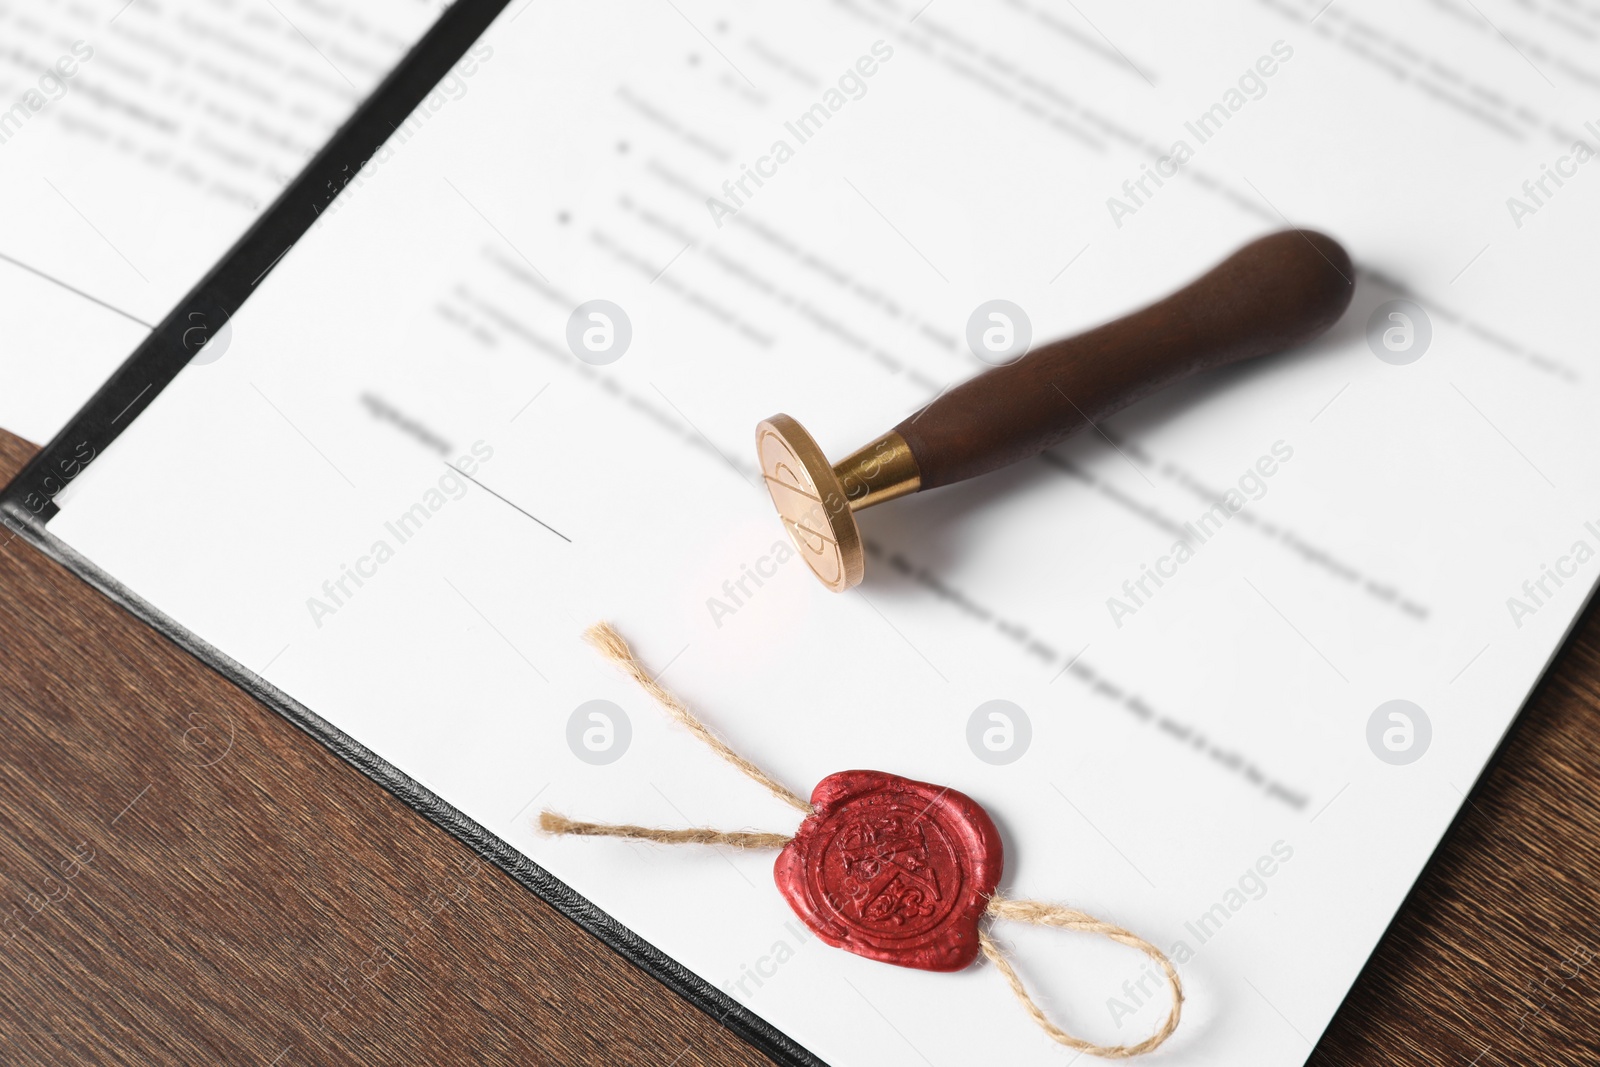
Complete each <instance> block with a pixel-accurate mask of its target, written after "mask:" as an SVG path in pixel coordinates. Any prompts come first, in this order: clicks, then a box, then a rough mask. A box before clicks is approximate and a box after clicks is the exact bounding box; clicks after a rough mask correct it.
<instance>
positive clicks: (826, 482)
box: [756, 415, 864, 592]
mask: <svg viewBox="0 0 1600 1067" xmlns="http://www.w3.org/2000/svg"><path fill="white" fill-rule="evenodd" d="M756 458H757V460H758V461H759V462H760V464H761V476H762V479H763V480H764V481H765V482H766V485H767V492H769V493H771V494H772V503H773V506H774V507H776V508H777V509H778V515H779V517H780V518H781V519H782V520H783V526H784V529H785V530H787V531H788V532H789V538H790V540H792V541H793V542H794V545H795V548H796V549H798V550H799V552H800V557H801V558H802V559H804V560H805V561H806V564H807V565H808V566H809V567H810V568H811V570H812V571H813V572H815V574H816V576H817V577H818V578H821V579H822V581H823V583H824V584H825V585H827V586H828V588H830V589H832V590H834V591H835V592H840V591H843V590H845V589H848V588H850V587H851V586H853V585H855V584H856V583H858V582H860V581H861V573H862V570H863V568H864V556H863V552H862V547H861V536H860V533H859V532H858V531H857V530H856V524H855V519H854V517H853V516H851V514H850V506H849V501H848V499H847V498H846V497H845V495H844V490H843V489H842V488H840V486H839V480H838V478H836V477H835V476H834V473H833V468H832V467H831V466H829V465H828V461H827V459H826V458H825V457H824V456H823V454H822V450H821V449H820V448H818V447H817V444H816V442H815V441H813V440H812V439H811V435H810V434H808V433H806V431H805V429H804V428H803V427H802V426H801V425H800V424H799V423H798V422H795V421H794V420H793V419H791V418H789V417H788V416H786V415H774V416H773V417H772V418H770V419H767V420H766V421H765V422H763V423H761V425H760V426H758V427H756Z"/></svg>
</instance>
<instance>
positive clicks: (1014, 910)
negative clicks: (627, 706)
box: [539, 622, 1183, 1059]
mask: <svg viewBox="0 0 1600 1067" xmlns="http://www.w3.org/2000/svg"><path fill="white" fill-rule="evenodd" d="M584 638H585V639H586V640H587V641H588V642H589V643H590V644H591V645H593V646H594V647H595V648H596V649H598V650H599V652H600V654H601V655H603V656H605V657H606V658H607V659H608V660H610V661H612V662H613V663H615V664H616V665H617V666H618V667H620V668H621V669H622V670H623V672H624V673H626V674H627V675H628V676H629V677H631V678H632V679H633V680H634V681H635V682H637V683H638V685H639V686H640V688H642V689H643V690H644V691H645V692H647V693H649V694H650V696H651V697H653V698H654V699H655V701H656V703H657V704H660V705H661V707H662V709H663V710H664V711H666V713H667V714H668V716H670V717H671V718H672V719H673V721H675V722H677V723H679V724H680V725H682V726H683V727H684V728H686V729H687V730H688V731H689V732H690V733H692V734H694V735H695V736H696V737H698V738H699V739H700V740H701V741H703V742H705V744H706V745H708V746H709V747H710V748H711V750H712V751H713V752H715V753H716V754H717V755H719V756H721V757H722V758H723V759H725V760H727V761H728V762H729V763H731V764H733V765H734V766H735V767H737V768H738V769H739V771H740V772H741V773H742V774H744V775H745V777H747V778H749V779H751V780H752V781H754V782H757V783H759V784H760V785H761V786H762V787H763V788H765V789H766V790H767V791H768V792H770V793H771V794H772V795H773V796H775V797H777V798H778V799H779V800H782V801H784V802H785V803H787V804H789V805H790V806H791V807H793V808H795V809H796V810H798V811H800V812H802V813H804V814H806V815H810V814H812V810H813V809H812V807H811V805H810V804H809V803H807V802H806V800H805V798H803V797H801V796H800V795H799V794H798V793H796V792H794V791H793V790H792V789H789V788H788V787H787V786H785V785H783V784H782V783H781V782H779V781H778V780H777V779H775V778H773V777H772V776H771V775H769V774H767V773H766V772H765V771H763V770H762V769H761V768H760V767H757V766H756V765H755V764H754V763H751V762H750V761H749V760H747V759H745V758H744V757H743V756H741V755H739V754H738V753H737V752H735V751H734V750H733V749H732V748H731V747H729V745H728V744H727V743H726V742H725V741H723V740H722V739H721V738H719V737H717V736H716V735H715V734H714V733H712V732H711V730H710V729H709V728H708V727H707V726H706V725H705V724H704V723H702V722H701V721H700V720H699V719H698V718H696V717H695V715H694V713H693V712H691V711H690V710H689V709H688V708H687V707H685V706H684V704H683V702H682V701H680V700H679V699H678V698H677V697H675V696H673V695H672V693H671V692H669V691H668V690H667V689H665V688H664V687H662V686H661V685H660V684H659V683H658V682H657V681H656V680H655V678H654V677H652V676H651V674H650V673H649V672H648V671H647V670H645V668H644V665H643V664H642V663H640V662H639V660H638V658H637V657H635V656H634V654H633V650H632V649H630V648H629V647H628V643H627V642H626V641H624V640H623V639H622V635H621V634H619V633H617V631H616V630H614V629H612V627H611V625H610V624H609V623H604V622H601V623H596V624H595V625H594V626H591V627H590V628H589V629H588V630H587V631H586V632H585V633H584ZM539 828H540V829H541V830H543V831H544V832H545V833H547V834H558V835H560V834H564V835H573V836H579V837H621V838H630V839H633V840H638V841H654V842H656V843H658V844H666V845H722V846H726V847H728V848H747V849H763V848H765V849H781V848H783V847H784V846H785V845H787V844H788V843H789V842H790V841H792V840H793V839H794V838H793V836H792V835H790V834H774V833H762V832H756V831H744V830H714V829H710V828H708V827H691V828H689V829H683V830H662V829H657V828H655V827H650V826H634V825H631V824H628V823H595V822H580V821H578V820H575V819H569V818H567V817H566V816H565V815H562V814H560V813H559V812H554V811H550V810H545V811H544V812H541V813H540V815H539ZM984 914H985V915H987V916H988V917H989V918H990V919H993V920H1000V919H1008V920H1010V921H1012V922H1022V923H1030V924H1033V925H1035V926H1053V927H1056V928H1057V929H1061V930H1074V931H1078V932H1080V933H1088V934H1099V935H1100V936H1102V937H1108V938H1110V939H1111V940H1113V941H1116V942H1117V943H1119V944H1122V945H1126V946H1128V947H1129V948H1133V949H1137V950H1138V951H1140V952H1142V953H1144V954H1145V955H1146V956H1148V957H1150V959H1152V960H1154V961H1155V962H1156V963H1157V964H1159V965H1160V967H1161V970H1162V972H1163V974H1165V976H1166V979H1167V985H1168V986H1169V987H1170V988H1171V990H1172V1007H1171V1009H1170V1010H1169V1011H1168V1012H1167V1017H1166V1019H1165V1020H1163V1021H1162V1023H1161V1025H1160V1027H1158V1028H1157V1029H1156V1031H1155V1033H1153V1034H1151V1035H1150V1036H1149V1037H1147V1038H1145V1039H1144V1040H1143V1041H1140V1042H1138V1043H1136V1044H1132V1045H1097V1044H1095V1043H1093V1042H1091V1041H1085V1040H1083V1039H1082V1038H1078V1037H1074V1036H1073V1035H1072V1034H1069V1033H1067V1031H1065V1030H1063V1029H1062V1028H1061V1027H1059V1026H1057V1025H1056V1024H1055V1023H1053V1022H1051V1021H1050V1018H1049V1017H1048V1016H1047V1015H1045V1013H1044V1009H1043V1008H1041V1007H1039V1005H1038V1004H1037V1003H1036V1002H1035V1001H1034V999H1033V997H1032V996H1031V995H1030V994H1029V993H1028V989H1027V987H1026V986H1025V985H1023V983H1022V978H1021V977H1020V976H1018V974H1017V969H1016V967H1015V966H1014V965H1013V964H1012V962H1011V959H1010V957H1009V956H1008V955H1007V954H1006V951H1005V949H1004V948H1003V947H1002V946H1001V944H1000V943H999V942H998V941H996V940H995V939H994V937H992V936H991V935H990V934H989V932H988V931H987V930H982V929H980V930H979V931H978V946H979V948H980V949H982V951H983V954H984V956H985V957H986V958H987V959H988V960H989V962H990V963H992V964H994V966H995V969H996V970H998V971H999V972H1000V976H1001V977H1002V978H1004V979H1005V980H1006V984H1007V985H1008V986H1010V987H1011V992H1012V995H1014V996H1015V997H1016V998H1017V1002H1018V1003H1020V1004H1021V1005H1022V1008H1023V1010H1024V1011H1026V1012H1027V1013H1028V1017H1029V1018H1030V1019H1032V1020H1033V1021H1034V1022H1035V1023H1036V1024H1037V1025H1038V1027H1039V1028H1040V1029H1041V1030H1043V1031H1044V1032H1045V1034H1046V1035H1048V1036H1049V1037H1050V1039H1051V1040H1052V1041H1055V1042H1057V1043H1058V1044H1061V1045H1065V1046H1066V1047H1067V1048H1070V1049H1072V1050H1074V1051H1076V1052H1087V1053H1089V1054H1090V1055H1091V1056H1100V1057H1103V1058H1105V1059H1130V1058H1132V1057H1134V1056H1142V1055H1144V1054H1145V1053H1147V1052H1153V1051H1154V1050H1155V1049H1157V1048H1159V1047H1160V1046H1161V1044H1162V1043H1163V1042H1165V1041H1166V1040H1167V1038H1169V1037H1171V1036H1172V1034H1173V1032H1174V1031H1175V1030H1177V1029H1178V1022H1179V1019H1180V1018H1181V1016H1182V1014H1183V981H1182V980H1181V979H1180V978H1179V977H1178V971H1177V969H1176V968H1175V967H1173V965H1172V961H1171V960H1170V959H1168V958H1167V954H1166V953H1164V952H1162V951H1161V950H1160V949H1158V948H1156V946H1154V945H1152V944H1151V943H1150V942H1148V941H1146V940H1145V939H1144V938H1142V937H1140V936H1139V935H1138V934H1135V933H1132V932H1130V931H1128V930H1124V929H1123V928H1122V927H1120V926H1116V925H1114V924H1112V923H1108V922H1105V921H1103V920H1101V919H1097V918H1095V917H1094V916H1093V915H1090V914H1088V913H1087V912H1081V911H1077V910H1075V909H1073V908H1068V907H1065V906H1063V905H1060V904H1051V903H1048V902H1046V901H1042V900H1012V899H1010V898H1008V897H1003V896H1001V895H1000V894H999V893H996V894H994V896H992V897H991V898H990V899H989V906H988V908H987V909H985V912H984Z"/></svg>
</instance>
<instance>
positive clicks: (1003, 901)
mask: <svg viewBox="0 0 1600 1067" xmlns="http://www.w3.org/2000/svg"><path fill="white" fill-rule="evenodd" d="M988 915H989V916H990V917H991V918H994V919H1010V920H1012V921H1013V922H1022V923H1032V924H1033V925H1035V926H1054V927H1057V928H1059V929H1062V930H1078V931H1081V932H1083V933H1086V934H1100V935H1101V936H1103V937H1109V938H1110V939H1111V940H1113V941H1116V942H1118V943H1120V944H1123V945H1127V946H1128V947H1129V948H1136V949H1138V950H1139V951H1140V952H1143V953H1144V954H1145V955H1146V956H1149V957H1150V958H1151V959H1152V960H1154V961H1155V962H1156V963H1158V964H1160V966H1161V970H1162V972H1163V973H1164V974H1165V975H1166V978H1167V985H1168V986H1169V987H1170V988H1171V989H1172V1008H1171V1009H1170V1010H1169V1011H1168V1012H1167V1017H1166V1019H1164V1020H1163V1021H1162V1023H1161V1025H1160V1027H1158V1028H1157V1029H1156V1032H1155V1033H1153V1034H1151V1035H1150V1036H1149V1037H1147V1038H1145V1039H1144V1040H1143V1041H1140V1042H1138V1043H1137V1044H1133V1045H1097V1044H1095V1043H1094V1042H1092V1041H1085V1040H1083V1039H1082V1038H1078V1037H1074V1036H1072V1035H1071V1034H1069V1033H1067V1032H1066V1031H1065V1030H1063V1029H1061V1027H1059V1026H1057V1025H1056V1024H1055V1023H1053V1022H1051V1021H1050V1019H1049V1017H1047V1016H1046V1015H1045V1013H1044V1009H1042V1008H1040V1007H1039V1005H1038V1004H1037V1003H1035V1002H1034V999H1033V997H1031V996H1029V995H1028V989H1027V987H1026V986H1024V985H1023V984H1022V979H1021V978H1020V977H1018V975H1017V969H1016V968H1015V967H1013V966H1012V964H1011V959H1010V957H1009V956H1007V955H1006V951H1005V949H1004V948H1003V947H1001V945H1000V943H999V942H998V941H996V940H995V939H994V938H993V937H992V936H990V934H989V932H988V931H987V930H979V931H978V947H979V948H981V949H982V950H983V954H984V956H986V957H988V960H989V962H990V963H992V964H994V965H995V969H996V970H998V971H999V972H1000V977H1002V978H1004V979H1005V980H1006V985H1008V986H1010V987H1011V992H1012V995H1014V996H1015V997H1016V998H1017V1002H1018V1003H1019V1004H1021V1005H1022V1009H1023V1010H1024V1011H1026V1012H1027V1013H1028V1017H1029V1018H1030V1019H1032V1020H1033V1021H1034V1022H1035V1023H1037V1024H1038V1026H1039V1029H1041V1030H1043V1031H1044V1032H1045V1033H1046V1034H1048V1035H1049V1036H1050V1039H1051V1040H1052V1041H1055V1042H1056V1043H1058V1044H1062V1045H1065V1046H1067V1048H1070V1049H1072V1050H1074V1051H1076V1052H1087V1053H1089V1054H1090V1055H1091V1056H1100V1057H1103V1058H1105V1059H1108V1060H1125V1059H1130V1058H1132V1057H1134V1056H1143V1055H1144V1054H1145V1053H1146V1052H1153V1051H1155V1050H1156V1049H1157V1048H1159V1047H1160V1046H1161V1044H1162V1042H1164V1041H1166V1039H1167V1038H1169V1037H1171V1036H1172V1032H1173V1031H1174V1030H1176V1029H1177V1028H1178V1021H1179V1019H1180V1018H1181V1017H1182V1016H1183V980H1182V979H1181V978H1179V977H1178V971H1177V968H1175V967H1173V965H1172V961H1171V960H1170V959H1168V958H1167V954H1166V953H1165V952H1162V951H1161V950H1160V949H1158V948H1156V947H1155V946H1154V945H1152V944H1151V943H1150V942H1148V941H1146V940H1145V939H1144V938H1142V937H1140V936H1139V935H1138V934H1135V933H1132V932H1130V931H1127V930H1124V929H1123V928H1122V927H1120V926H1116V925H1113V924H1112V923H1108V922H1105V921H1104V920H1102V919H1096V918H1095V917H1094V916H1093V915H1090V914H1088V913H1086V912H1081V911H1077V910H1074V909H1072V908H1068V907H1064V906H1062V905H1060V904H1050V903H1047V902H1045V901H1042V900H1011V899H1008V898H1006V897H1002V896H1001V895H1000V894H999V893H996V894H995V895H994V896H993V897H991V898H990V899H989V908H988Z"/></svg>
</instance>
